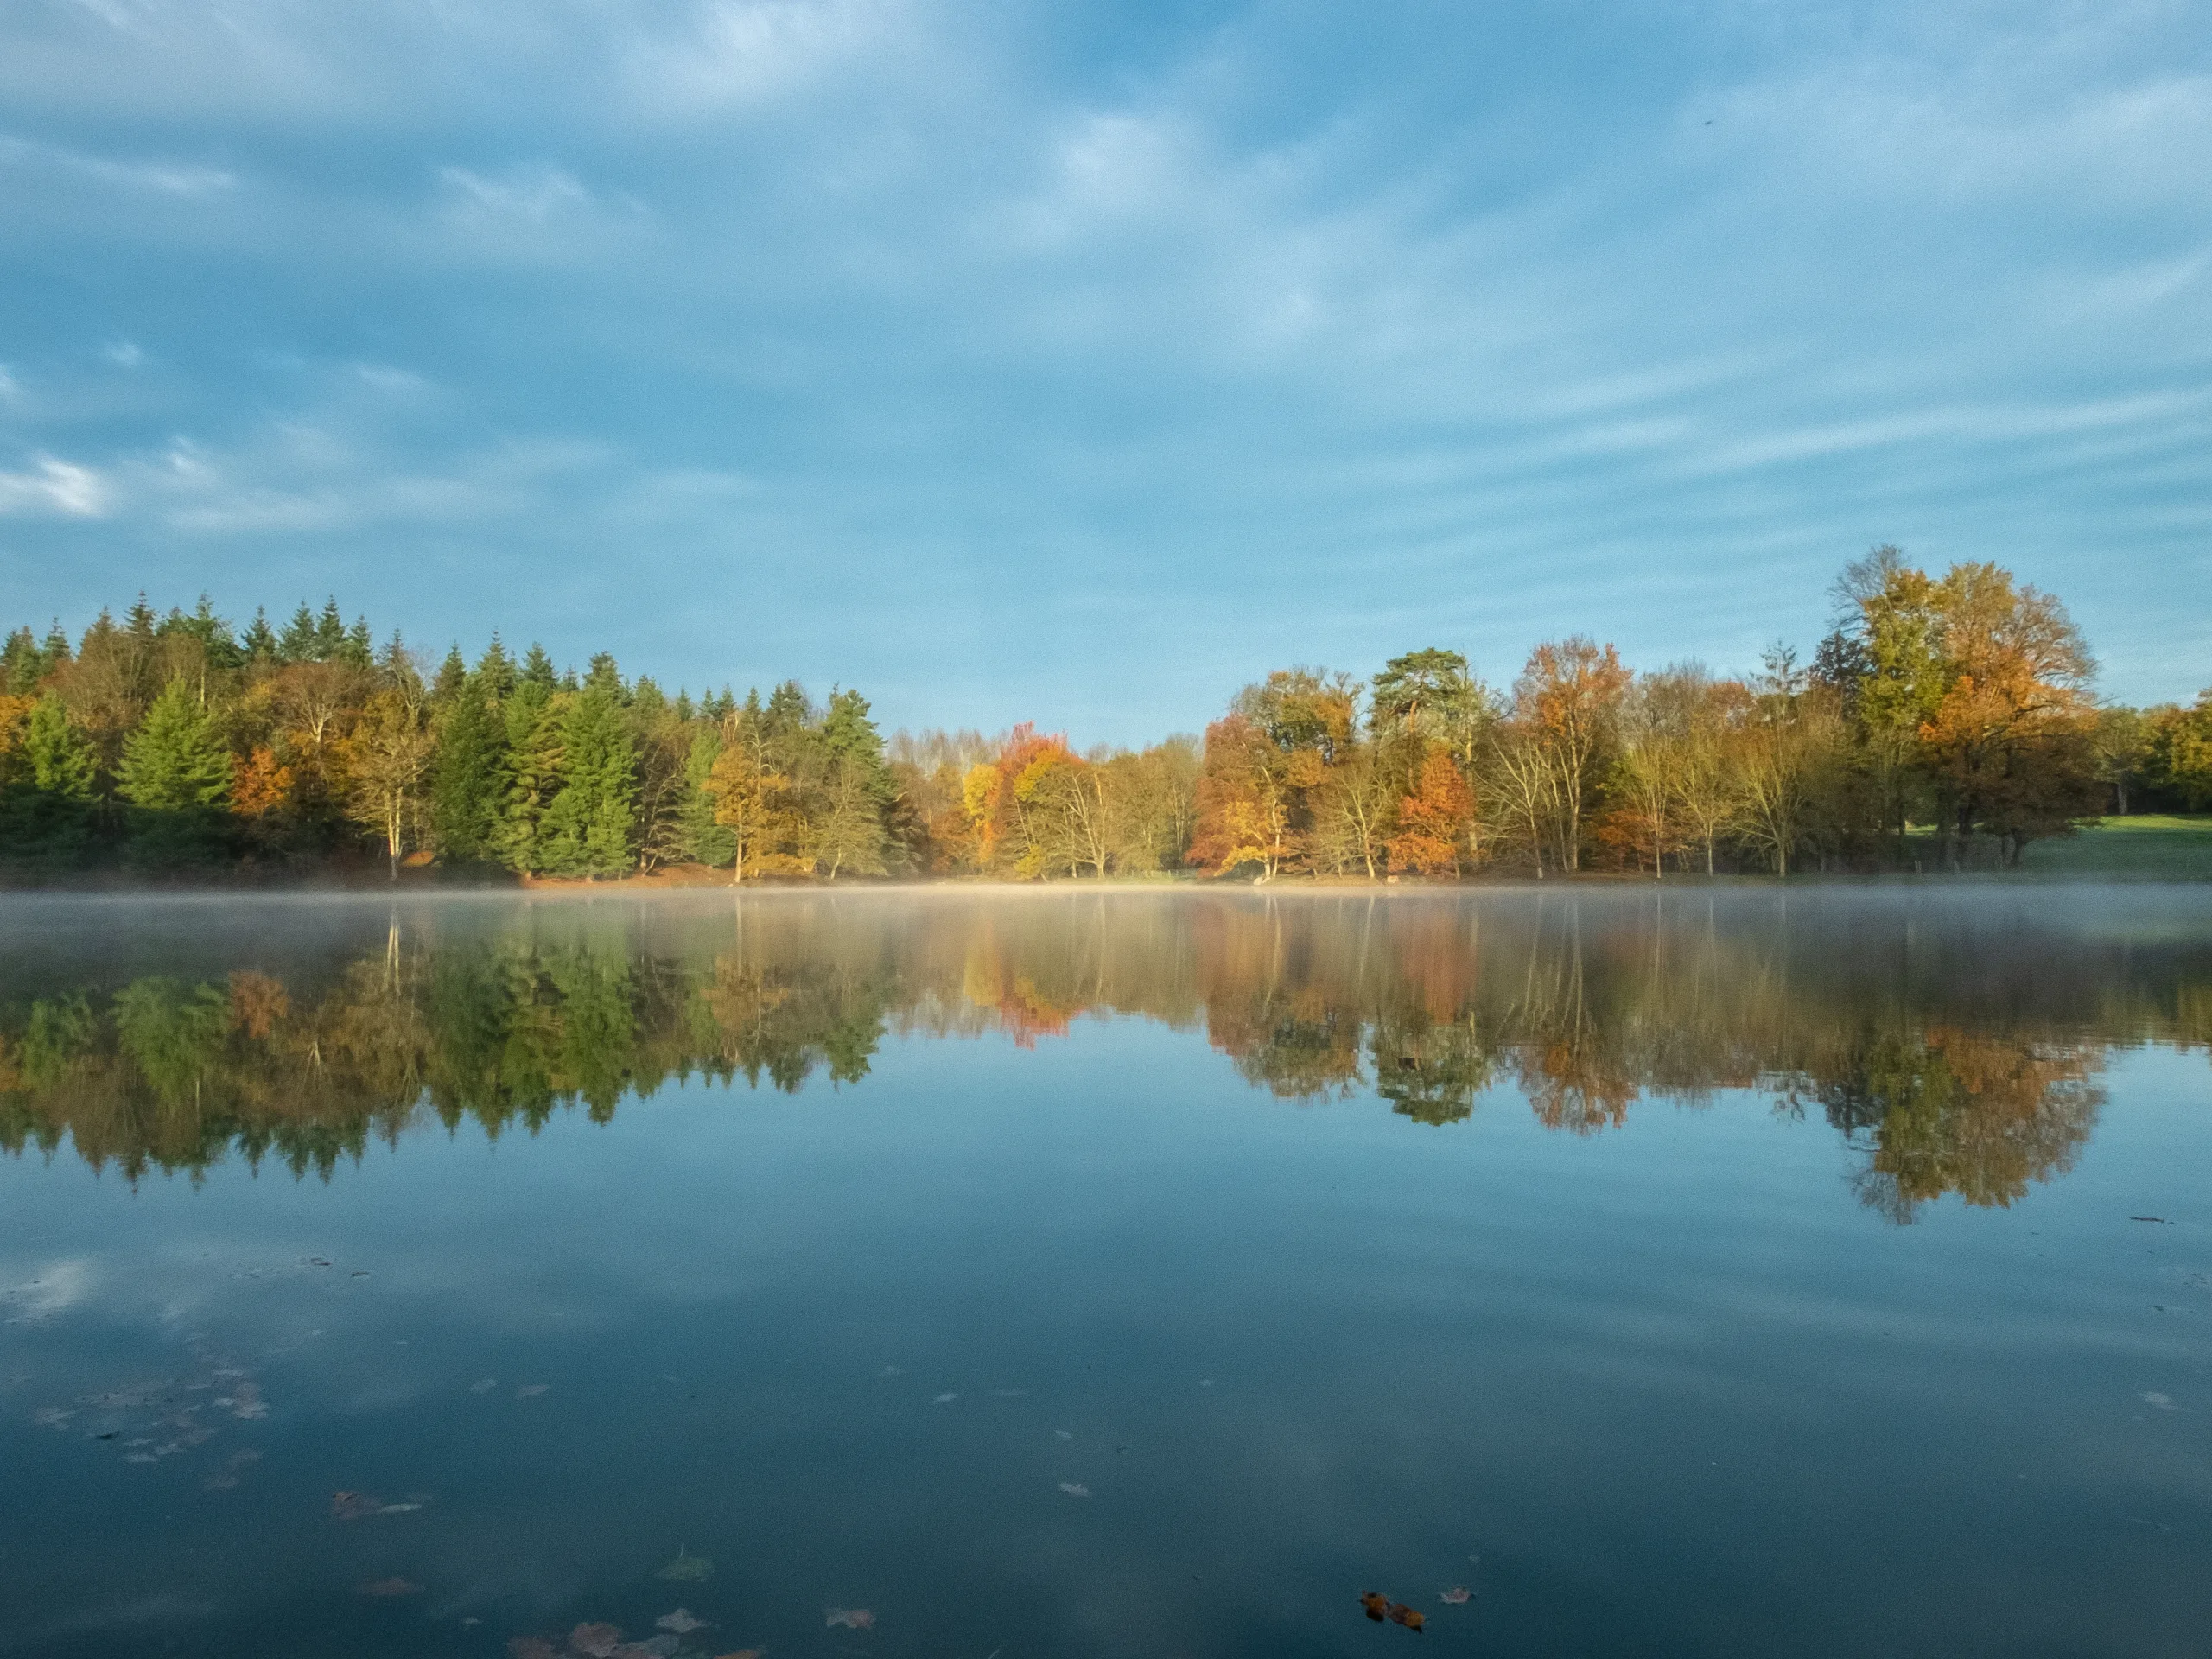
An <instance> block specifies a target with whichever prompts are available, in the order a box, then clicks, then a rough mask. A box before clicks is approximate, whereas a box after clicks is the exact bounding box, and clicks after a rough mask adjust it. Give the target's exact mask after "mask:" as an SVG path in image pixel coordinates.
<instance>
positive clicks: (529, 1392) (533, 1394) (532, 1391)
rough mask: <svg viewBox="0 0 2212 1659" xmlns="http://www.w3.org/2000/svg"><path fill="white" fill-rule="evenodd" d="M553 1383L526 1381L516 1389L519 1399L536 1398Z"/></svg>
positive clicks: (516, 1396) (516, 1395)
mask: <svg viewBox="0 0 2212 1659" xmlns="http://www.w3.org/2000/svg"><path fill="white" fill-rule="evenodd" d="M552 1386H553V1385H552V1384H551V1383H524V1384H523V1385H522V1387H520V1388H518V1389H516V1390H515V1398H516V1399H518V1400H535V1399H537V1396H538V1395H541V1394H543V1393H544V1392H545V1391H546V1390H547V1389H550V1388H551V1387H552Z"/></svg>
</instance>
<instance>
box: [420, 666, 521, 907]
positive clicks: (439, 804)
mask: <svg viewBox="0 0 2212 1659" xmlns="http://www.w3.org/2000/svg"><path fill="white" fill-rule="evenodd" d="M459 655H460V653H459V652H455V653H454V660H458V658H459ZM444 678H445V676H444V675H443V674H442V673H441V674H440V676H439V680H440V682H441V683H443V681H444ZM437 735H438V753H437V760H436V762H435V766H434V768H433V770H432V772H431V775H430V835H431V837H432V839H433V840H434V841H435V843H436V846H437V851H438V856H439V857H441V858H443V859H447V860H449V861H453V862H455V863H470V862H474V861H477V860H480V859H486V858H490V857H493V855H495V854H496V853H497V852H498V851H499V832H500V829H501V828H502V821H503V819H504V818H505V810H504V809H505V807H506V806H507V804H508V802H507V790H508V785H509V783H510V779H508V777H507V776H506V747H507V746H506V732H505V727H504V725H503V723H502V722H501V721H500V719H499V715H498V714H497V712H496V711H494V710H493V708H492V706H491V702H490V701H489V699H488V698H487V697H486V695H485V684H484V681H483V678H482V677H480V676H478V675H467V676H464V677H463V678H462V680H461V686H460V689H459V690H457V691H456V692H454V695H453V696H452V698H451V700H450V701H448V702H447V703H446V705H445V706H444V708H443V709H441V710H440V711H439V715H438V725H437Z"/></svg>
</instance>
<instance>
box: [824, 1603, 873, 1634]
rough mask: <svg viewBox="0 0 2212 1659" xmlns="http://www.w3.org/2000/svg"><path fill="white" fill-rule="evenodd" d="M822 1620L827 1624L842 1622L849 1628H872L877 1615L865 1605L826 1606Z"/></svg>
mask: <svg viewBox="0 0 2212 1659" xmlns="http://www.w3.org/2000/svg"><path fill="white" fill-rule="evenodd" d="M822 1622H823V1624H825V1625H830V1624H842V1625H843V1626H844V1627H845V1628H846V1629H847V1630H874V1628H875V1615H874V1613H871V1612H870V1611H868V1609H867V1608H865V1607H825V1608H824V1609H823V1619H822Z"/></svg>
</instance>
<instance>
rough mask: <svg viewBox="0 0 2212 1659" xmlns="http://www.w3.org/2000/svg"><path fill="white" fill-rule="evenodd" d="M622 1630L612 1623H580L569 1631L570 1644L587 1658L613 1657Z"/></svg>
mask: <svg viewBox="0 0 2212 1659" xmlns="http://www.w3.org/2000/svg"><path fill="white" fill-rule="evenodd" d="M621 1645H622V1632H621V1631H620V1630H619V1629H617V1628H616V1627H615V1626H613V1625H612V1624H579V1625H577V1626H576V1628H575V1630H570V1631H569V1647H570V1648H572V1649H575V1651H576V1652H578V1653H581V1654H583V1655H585V1656H586V1659H613V1653H614V1649H617V1648H619V1647H620V1646H621Z"/></svg>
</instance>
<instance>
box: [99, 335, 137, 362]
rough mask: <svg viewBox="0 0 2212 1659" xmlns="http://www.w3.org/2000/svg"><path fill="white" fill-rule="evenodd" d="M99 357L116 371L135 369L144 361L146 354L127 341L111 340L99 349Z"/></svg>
mask: <svg viewBox="0 0 2212 1659" xmlns="http://www.w3.org/2000/svg"><path fill="white" fill-rule="evenodd" d="M100 355H101V356H102V357H104V358H105V359H107V360H108V361H109V362H111V363H112V364H114V365H115V366H116V367H117V368H118V369H135V368H137V367H139V366H141V365H143V364H144V362H145V361H146V353H144V352H143V351H141V350H140V349H139V348H138V346H137V345H136V344H134V343H133V342H131V341H130V340H110V341H109V342H108V343H107V344H106V345H105V346H101V347H100Z"/></svg>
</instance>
